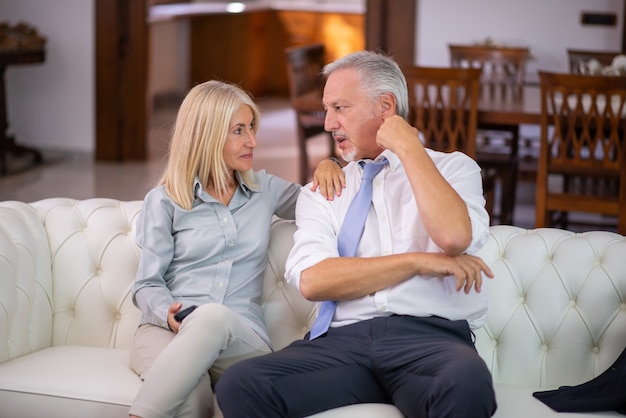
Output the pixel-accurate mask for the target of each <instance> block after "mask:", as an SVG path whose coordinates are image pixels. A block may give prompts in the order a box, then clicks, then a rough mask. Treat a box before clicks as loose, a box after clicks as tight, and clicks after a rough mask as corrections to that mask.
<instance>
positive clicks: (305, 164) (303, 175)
mask: <svg viewBox="0 0 626 418" xmlns="http://www.w3.org/2000/svg"><path fill="white" fill-rule="evenodd" d="M298 148H299V151H300V184H302V185H305V184H307V183H308V182H309V155H308V153H307V149H306V138H305V133H304V128H302V127H300V126H298Z"/></svg>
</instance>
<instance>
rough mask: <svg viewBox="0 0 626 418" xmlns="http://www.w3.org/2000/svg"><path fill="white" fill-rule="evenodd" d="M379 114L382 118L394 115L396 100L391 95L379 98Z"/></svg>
mask: <svg viewBox="0 0 626 418" xmlns="http://www.w3.org/2000/svg"><path fill="white" fill-rule="evenodd" d="M380 113H381V114H382V115H383V116H390V115H392V114H395V113H396V98H395V96H394V95H393V94H390V93H387V94H384V95H382V96H381V97H380Z"/></svg>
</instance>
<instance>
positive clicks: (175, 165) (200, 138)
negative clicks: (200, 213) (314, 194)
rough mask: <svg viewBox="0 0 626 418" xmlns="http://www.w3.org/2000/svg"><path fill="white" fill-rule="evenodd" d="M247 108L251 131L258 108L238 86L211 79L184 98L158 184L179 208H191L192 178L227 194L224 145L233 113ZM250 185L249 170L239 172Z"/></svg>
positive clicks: (251, 176)
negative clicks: (252, 119)
mask: <svg viewBox="0 0 626 418" xmlns="http://www.w3.org/2000/svg"><path fill="white" fill-rule="evenodd" d="M244 105H245V106H249V107H250V109H251V110H252V113H253V115H254V120H255V121H256V123H255V124H254V128H253V129H254V132H255V133H256V132H257V129H258V126H259V109H258V108H257V106H256V104H255V103H254V101H253V99H252V98H251V97H250V95H249V94H248V93H246V92H245V91H243V90H242V89H241V88H240V87H238V86H236V85H233V84H228V83H224V82H221V81H216V80H211V81H207V82H204V83H202V84H198V85H196V86H194V87H193V88H192V89H191V90H190V91H189V92H188V93H187V95H186V96H185V99H184V100H183V102H182V104H181V105H180V108H179V110H178V115H177V116H176V122H175V123H174V128H173V132H172V138H171V140H170V149H169V156H168V161H167V165H166V167H165V170H164V172H163V175H162V177H161V179H160V180H159V185H161V184H162V185H164V186H165V191H166V193H167V194H168V196H169V197H170V198H171V199H172V200H174V202H176V203H177V204H178V205H179V206H180V207H182V208H184V209H187V210H189V209H191V206H192V203H193V199H194V190H193V186H194V178H195V177H196V176H198V178H199V180H200V183H201V184H202V186H203V187H206V186H207V185H208V184H209V182H212V185H213V187H214V188H215V190H216V191H217V193H219V194H223V193H225V192H226V191H227V187H228V183H229V181H230V179H231V176H230V170H229V169H228V167H227V166H226V163H225V162H224V155H223V150H224V144H225V142H226V137H227V135H228V129H229V126H230V121H231V118H232V116H233V114H234V113H235V112H236V111H237V110H239V108H240V107H241V106H244ZM239 174H240V176H241V177H242V179H243V180H244V181H245V182H246V183H248V184H254V174H253V173H252V170H249V171H246V172H240V173H239Z"/></svg>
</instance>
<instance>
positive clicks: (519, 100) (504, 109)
mask: <svg viewBox="0 0 626 418" xmlns="http://www.w3.org/2000/svg"><path fill="white" fill-rule="evenodd" d="M477 119H478V124H479V125H481V124H485V125H488V124H494V125H512V126H517V125H539V124H540V119H541V87H540V86H539V85H538V84H527V85H524V88H523V90H522V94H521V95H520V96H518V97H515V98H506V99H499V98H491V97H487V96H481V97H480V98H479V100H478V115H477Z"/></svg>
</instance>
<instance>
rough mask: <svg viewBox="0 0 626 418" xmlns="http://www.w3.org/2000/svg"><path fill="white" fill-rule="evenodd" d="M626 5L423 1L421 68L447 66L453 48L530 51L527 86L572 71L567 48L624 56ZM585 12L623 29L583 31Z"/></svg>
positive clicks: (595, 0) (611, 1) (582, 0)
mask: <svg viewBox="0 0 626 418" xmlns="http://www.w3.org/2000/svg"><path fill="white" fill-rule="evenodd" d="M623 9H624V0H524V1H519V0H418V11H417V35H416V36H417V42H416V64H419V65H426V66H447V65H449V62H450V57H449V54H448V49H447V44H449V43H474V42H481V41H484V40H485V39H486V38H488V37H491V38H492V39H493V40H494V41H495V42H497V43H503V44H507V45H510V46H518V45H522V46H528V47H530V50H531V54H532V56H533V58H532V60H531V61H530V62H529V65H528V68H527V70H528V76H527V80H529V81H536V80H537V75H536V73H537V70H538V69H542V70H548V71H563V72H566V71H568V66H567V54H566V49H567V48H578V49H606V50H620V49H621V36H622V25H623V22H622V12H623ZM582 11H593V12H615V13H616V14H617V25H616V26H614V27H609V26H590V25H581V23H580V17H581V12H582Z"/></svg>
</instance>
